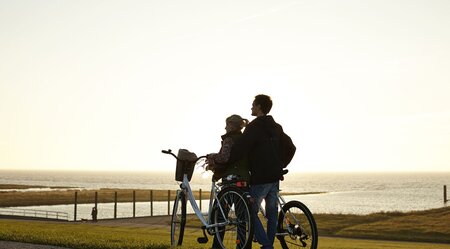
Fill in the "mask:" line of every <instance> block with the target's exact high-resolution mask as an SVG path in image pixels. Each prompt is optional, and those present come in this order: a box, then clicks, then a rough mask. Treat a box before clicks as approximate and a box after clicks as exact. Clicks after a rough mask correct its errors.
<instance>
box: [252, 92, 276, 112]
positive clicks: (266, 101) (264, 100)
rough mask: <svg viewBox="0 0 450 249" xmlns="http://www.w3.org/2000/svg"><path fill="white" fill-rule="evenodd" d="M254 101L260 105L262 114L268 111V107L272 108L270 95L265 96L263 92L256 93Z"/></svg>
mask: <svg viewBox="0 0 450 249" xmlns="http://www.w3.org/2000/svg"><path fill="white" fill-rule="evenodd" d="M254 103H255V104H256V105H260V106H261V111H262V112H263V113H264V114H267V113H269V112H270V109H272V99H271V98H270V96H267V95H264V94H259V95H256V96H255V100H254Z"/></svg>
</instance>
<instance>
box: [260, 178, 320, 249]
mask: <svg viewBox="0 0 450 249" xmlns="http://www.w3.org/2000/svg"><path fill="white" fill-rule="evenodd" d="M287 172H288V171H287V170H284V171H283V173H284V174H287ZM278 207H279V209H280V211H279V212H278V225H277V233H276V234H275V236H276V237H277V239H278V241H279V242H280V244H281V247H282V248H283V249H288V248H309V249H316V248H317V245H318V242H319V235H318V232H317V225H316V221H315V220H314V216H313V215H312V213H311V211H310V210H309V209H308V207H307V206H306V205H305V204H303V203H302V202H300V201H297V200H291V201H288V202H286V201H285V200H284V198H283V196H282V195H281V193H280V191H278ZM260 212H261V213H262V215H263V217H264V218H266V212H265V210H264V208H263V207H262V206H261V207H260ZM266 219H267V218H266Z"/></svg>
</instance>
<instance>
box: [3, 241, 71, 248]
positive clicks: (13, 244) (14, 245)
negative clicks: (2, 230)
mask: <svg viewBox="0 0 450 249" xmlns="http://www.w3.org/2000/svg"><path fill="white" fill-rule="evenodd" d="M0 249H70V248H67V247H59V246H49V245H36V244H29V243H21V242H12V241H1V240H0Z"/></svg>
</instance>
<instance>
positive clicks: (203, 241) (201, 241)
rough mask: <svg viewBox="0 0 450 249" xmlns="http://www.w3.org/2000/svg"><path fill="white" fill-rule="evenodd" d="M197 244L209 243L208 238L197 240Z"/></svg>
mask: <svg viewBox="0 0 450 249" xmlns="http://www.w3.org/2000/svg"><path fill="white" fill-rule="evenodd" d="M197 242H198V243H200V244H206V243H208V238H207V237H200V238H197Z"/></svg>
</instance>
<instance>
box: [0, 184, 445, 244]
mask: <svg viewBox="0 0 450 249" xmlns="http://www.w3.org/2000/svg"><path fill="white" fill-rule="evenodd" d="M4 188H6V189H7V187H4ZM115 191H122V194H124V195H128V197H127V198H130V199H131V198H132V195H131V193H132V190H115V189H103V190H99V192H101V193H102V194H99V198H100V197H101V196H102V195H105V196H110V195H112V196H113V193H114V192H115ZM53 192H54V193H53ZM148 192H149V191H148V190H147V191H143V192H142V196H141V197H142V198H147V199H148ZM26 193H28V192H25V193H23V192H0V200H1V202H2V206H3V203H4V201H5V200H10V201H11V202H13V199H14V198H15V199H16V200H15V201H16V203H17V202H19V203H22V204H25V203H29V202H35V201H37V200H38V197H40V198H41V201H42V200H44V201H45V204H46V205H49V203H48V199H49V196H52V199H58V198H56V197H55V196H54V194H58V193H62V194H61V199H59V200H58V201H63V203H64V201H65V200H69V201H72V199H67V198H69V197H70V196H72V194H73V192H70V191H68V190H62V191H57V190H54V191H48V192H39V194H38V195H36V193H35V192H30V193H31V194H32V196H38V197H34V198H30V196H31V195H30V196H29V195H28V194H26ZM81 193H83V191H81ZM84 194H85V196H87V197H86V198H85V199H84V200H85V201H89V202H91V201H92V199H93V192H92V191H90V192H86V193H84ZM197 194H198V193H197ZM204 194H205V197H206V196H207V195H208V194H209V193H204ZM136 195H137V196H138V191H137V193H136ZM68 196H69V197H68ZM79 196H81V199H82V200H83V198H84V197H82V196H83V194H80V192H79ZM156 196H159V197H156ZM27 197H28V198H29V199H27ZM172 197H173V196H172ZM71 198H73V196H72V197H71ZM124 198H125V197H124ZM154 198H162V199H163V200H167V190H161V191H160V192H159V195H158V194H155V196H154ZM137 199H138V198H137ZM6 206H7V205H6ZM314 217H315V219H316V222H317V226H318V230H319V248H321V249H328V248H330V249H331V248H333V249H341V248H342V249H343V248H346V249H358V248H364V249H371V248H374V249H375V248H392V249H394V248H396V249H403V248H405V249H406V248H408V249H409V248H415V249H444V248H445V249H450V207H444V208H439V209H432V210H426V211H418V212H408V213H400V212H398V213H376V214H370V215H345V214H314ZM99 223H100V222H99ZM158 225H159V226H146V227H130V226H105V225H100V224H97V223H81V222H77V223H71V222H56V223H55V222H45V221H39V222H38V221H19V220H8V219H0V240H6V241H19V242H30V243H36V244H49V245H56V246H63V247H69V248H80V249H84V248H90V249H97V248H98V249H100V248H101V249H116V248H117V249H118V248H121V249H125V248H130V249H131V248H136V249H137V248H144V249H153V248H157V249H159V248H168V247H169V233H170V229H169V227H168V225H169V224H168V223H166V224H158ZM187 226H188V227H187V230H186V236H185V240H184V245H183V248H209V247H210V246H211V245H210V244H206V245H200V244H198V243H197V241H196V238H197V237H200V236H201V235H202V233H201V230H200V229H199V227H200V224H199V223H198V221H196V219H194V218H192V216H191V217H190V218H189V219H188V223H187ZM426 242H428V243H426ZM254 247H255V248H256V247H257V245H254ZM276 248H280V247H279V245H278V244H277V243H276Z"/></svg>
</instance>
